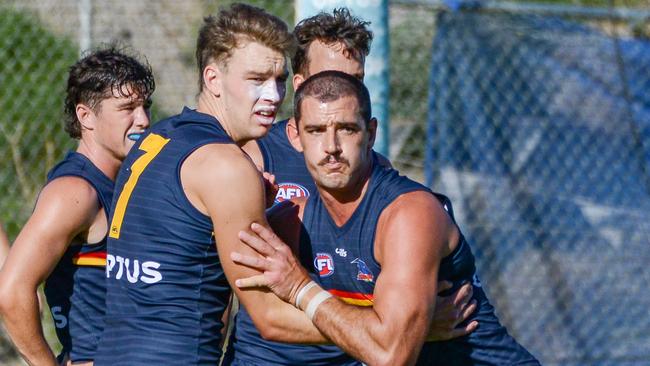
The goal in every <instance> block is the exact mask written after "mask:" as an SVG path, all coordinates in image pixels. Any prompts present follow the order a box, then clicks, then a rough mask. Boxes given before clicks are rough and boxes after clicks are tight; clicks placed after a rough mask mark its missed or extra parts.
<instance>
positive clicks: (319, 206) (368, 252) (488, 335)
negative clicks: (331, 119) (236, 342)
mask: <svg viewBox="0 0 650 366" xmlns="http://www.w3.org/2000/svg"><path fill="white" fill-rule="evenodd" d="M420 190H422V191H427V192H431V191H430V190H429V189H428V188H426V187H424V186H422V185H420V184H419V183H416V182H414V181H412V180H410V179H408V178H406V177H404V176H400V175H399V173H398V172H397V171H396V170H393V169H390V168H385V167H381V166H378V165H375V166H374V168H373V171H372V175H371V177H370V181H369V183H368V188H367V190H366V193H365V195H364V197H363V199H362V201H361V203H360V204H359V206H358V207H357V209H356V210H355V212H354V213H353V214H352V216H351V217H350V219H349V220H348V221H347V222H346V223H345V224H344V225H343V226H341V227H339V226H337V225H336V224H335V223H334V220H333V219H332V218H331V216H330V215H329V213H328V211H327V209H326V207H325V205H324V204H323V202H322V200H321V199H320V195H319V194H318V192H314V193H313V194H312V196H311V197H310V198H309V199H308V200H307V204H306V207H305V209H304V214H303V225H304V231H303V233H302V235H301V242H300V248H301V250H304V249H305V248H311V254H312V256H311V261H310V262H311V263H308V262H307V263H303V265H304V266H306V267H305V268H308V267H307V266H311V268H312V270H313V271H314V272H315V273H316V274H317V276H318V278H319V282H320V284H321V286H323V288H325V289H326V290H328V291H329V292H330V293H332V294H333V295H336V296H337V297H339V298H340V299H341V300H343V301H345V302H347V303H350V304H354V305H359V306H372V304H373V292H374V287H375V281H376V279H377V276H378V275H379V274H380V272H381V266H380V264H379V263H377V261H376V260H375V257H374V241H375V234H376V233H375V230H376V227H377V223H378V221H379V217H380V215H381V213H382V212H383V210H384V209H385V208H386V207H388V205H390V204H391V203H392V202H393V201H394V200H395V199H397V197H399V196H400V195H402V194H405V193H407V192H413V191H420ZM431 193H432V194H434V195H435V197H436V198H437V199H438V200H439V201H440V202H441V204H442V205H443V207H444V208H445V210H446V211H447V212H448V213H449V215H450V216H451V218H452V219H453V208H452V206H451V202H450V201H449V199H448V198H447V197H445V196H443V195H440V194H437V193H433V192H431ZM439 280H446V281H450V282H452V283H453V287H452V288H451V290H449V292H454V291H455V290H456V289H457V288H458V287H460V286H461V285H462V284H463V283H465V282H469V281H471V282H472V283H473V286H474V289H473V290H474V295H473V298H474V299H476V301H477V310H476V311H475V312H474V314H473V315H471V316H470V318H469V319H467V320H466V322H465V323H464V324H467V323H468V322H471V321H472V320H477V321H478V322H479V327H478V329H477V330H475V331H474V332H473V333H471V334H470V335H468V336H464V337H460V338H456V339H453V340H450V341H442V342H426V343H425V344H424V345H423V347H422V351H421V352H420V356H419V358H418V362H417V364H418V365H499V366H500V365H524V364H525V365H538V364H539V363H538V362H537V361H536V360H535V358H534V357H533V356H532V355H531V354H530V353H528V351H526V350H525V349H524V348H523V347H522V346H521V345H519V344H518V343H517V342H516V341H515V340H514V339H513V338H512V337H511V336H510V335H508V333H507V331H506V329H505V328H504V327H503V326H502V325H501V324H500V323H499V320H498V319H497V317H496V315H495V313H494V308H493V307H492V306H491V305H490V303H489V301H488V300H487V298H486V296H485V293H484V291H483V289H482V287H481V285H480V282H479V281H478V277H477V275H476V269H475V264H474V256H473V254H472V252H471V249H470V247H469V244H468V243H467V242H466V240H465V238H464V237H463V236H462V234H461V236H460V239H459V243H458V245H457V247H456V248H455V249H454V251H453V252H452V253H451V254H449V255H448V256H446V257H445V258H443V259H442V261H441V263H440V270H439Z"/></svg>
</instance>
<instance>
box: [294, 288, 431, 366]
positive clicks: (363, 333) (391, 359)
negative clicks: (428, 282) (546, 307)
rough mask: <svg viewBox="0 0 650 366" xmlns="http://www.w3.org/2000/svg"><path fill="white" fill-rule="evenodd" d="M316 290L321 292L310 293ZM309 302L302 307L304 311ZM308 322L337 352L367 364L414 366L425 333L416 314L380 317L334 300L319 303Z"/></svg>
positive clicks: (423, 321) (424, 322) (367, 309)
mask: <svg viewBox="0 0 650 366" xmlns="http://www.w3.org/2000/svg"><path fill="white" fill-rule="evenodd" d="M320 291H324V290H320V289H319V290H316V291H314V292H315V293H318V292H320ZM310 295H311V294H310ZM313 296H315V294H314V295H313ZM313 296H311V299H313ZM311 299H309V298H307V299H306V301H305V302H303V304H304V305H303V306H302V307H303V308H305V309H306V308H307V307H308V306H309V305H308V304H309V302H310V301H311ZM312 321H313V324H314V325H315V326H316V327H317V328H318V329H319V330H320V331H321V332H322V333H323V334H325V335H326V336H327V337H329V338H330V339H331V340H332V341H333V342H334V343H335V344H336V345H338V346H339V347H340V348H341V349H343V350H344V351H346V352H347V353H348V354H350V355H352V356H353V357H355V358H357V359H358V360H360V361H363V362H364V363H366V364H368V365H410V364H414V363H415V361H416V360H417V356H418V354H419V353H420V348H421V347H422V344H423V342H424V338H425V334H426V332H427V320H426V317H422V316H421V314H418V312H417V311H409V310H408V309H404V311H399V312H396V311H390V312H387V313H386V315H385V316H383V315H382V314H381V312H378V311H377V309H375V308H373V307H361V306H354V305H349V304H345V303H344V302H342V301H341V300H339V299H337V298H330V299H327V300H325V301H324V302H322V303H321V304H320V305H319V306H318V307H317V308H316V311H315V313H314V315H313V318H312Z"/></svg>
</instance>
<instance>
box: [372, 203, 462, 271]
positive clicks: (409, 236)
mask: <svg viewBox="0 0 650 366" xmlns="http://www.w3.org/2000/svg"><path fill="white" fill-rule="evenodd" d="M458 237H459V232H458V229H457V227H456V226H455V225H454V223H453V221H452V220H451V218H450V217H449V215H448V214H447V212H446V211H445V209H444V208H443V206H442V204H441V203H440V201H438V199H437V198H436V197H435V196H434V195H433V194H431V193H430V192H428V191H413V192H408V193H405V194H402V195H401V196H399V197H398V198H396V199H395V200H394V201H393V202H392V203H391V204H390V205H389V206H388V207H386V209H384V211H383V212H382V214H381V216H380V217H379V222H378V225H377V239H378V240H377V244H379V245H376V247H375V251H376V254H377V256H378V259H379V258H380V257H383V254H384V253H385V252H386V251H387V250H388V249H390V248H387V246H390V245H392V244H391V243H395V242H399V243H400V246H401V247H402V248H403V246H404V245H409V246H413V247H414V249H416V248H420V249H422V248H424V249H426V248H435V247H437V248H439V249H440V253H441V254H442V255H443V256H445V255H447V254H449V253H451V251H452V250H453V248H454V247H455V245H456V242H457V241H458Z"/></svg>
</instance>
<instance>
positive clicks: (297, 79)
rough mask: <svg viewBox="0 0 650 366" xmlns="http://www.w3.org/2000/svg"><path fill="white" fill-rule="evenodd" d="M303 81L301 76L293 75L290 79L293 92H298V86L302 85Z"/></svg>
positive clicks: (303, 78)
mask: <svg viewBox="0 0 650 366" xmlns="http://www.w3.org/2000/svg"><path fill="white" fill-rule="evenodd" d="M303 81H305V77H304V76H302V74H294V75H293V79H291V82H292V83H293V90H298V87H300V84H302V82H303Z"/></svg>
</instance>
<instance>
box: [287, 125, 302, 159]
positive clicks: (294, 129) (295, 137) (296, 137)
mask: <svg viewBox="0 0 650 366" xmlns="http://www.w3.org/2000/svg"><path fill="white" fill-rule="evenodd" d="M286 132H287V137H289V142H291V146H293V148H294V149H296V150H297V151H299V152H302V150H303V149H302V143H301V142H300V133H299V132H298V122H296V119H295V118H291V119H290V120H289V122H287V128H286Z"/></svg>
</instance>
